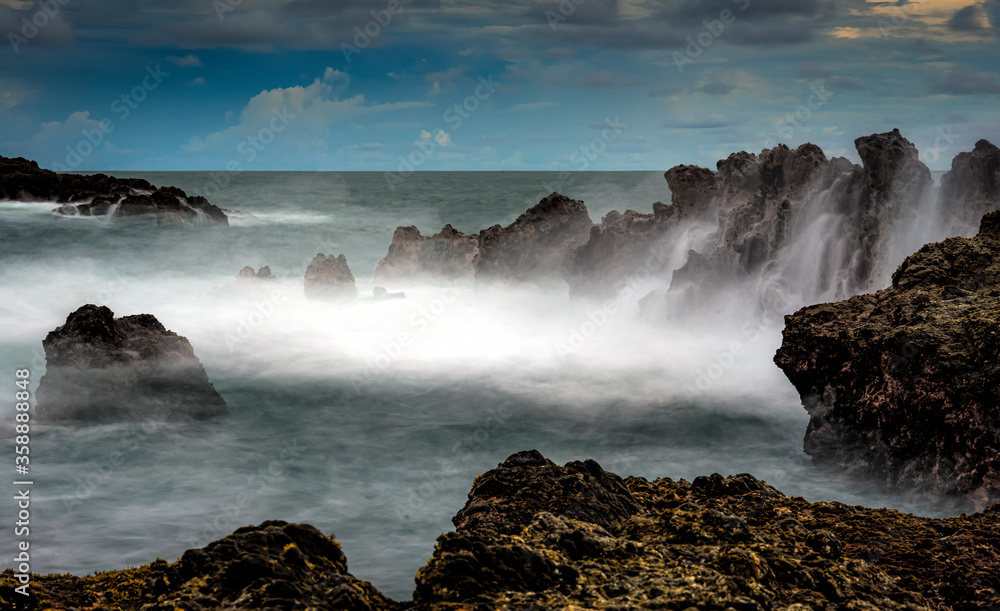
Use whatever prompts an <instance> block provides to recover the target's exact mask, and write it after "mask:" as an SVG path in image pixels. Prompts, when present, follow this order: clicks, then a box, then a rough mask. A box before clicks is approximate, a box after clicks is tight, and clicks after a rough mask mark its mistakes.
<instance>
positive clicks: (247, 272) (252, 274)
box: [236, 265, 278, 282]
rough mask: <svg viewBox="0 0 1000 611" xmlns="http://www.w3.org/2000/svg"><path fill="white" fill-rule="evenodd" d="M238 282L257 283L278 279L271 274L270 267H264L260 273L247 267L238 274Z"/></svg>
mask: <svg viewBox="0 0 1000 611" xmlns="http://www.w3.org/2000/svg"><path fill="white" fill-rule="evenodd" d="M236 279H237V280H244V281H251V282H252V281H256V280H277V279H278V277H277V276H275V275H274V274H272V273H271V268H270V266H267V265H265V266H263V267H261V268H260V270H258V271H253V268H252V267H250V266H249V265H247V266H246V267H244V268H243V269H241V270H240V271H239V273H238V274H236Z"/></svg>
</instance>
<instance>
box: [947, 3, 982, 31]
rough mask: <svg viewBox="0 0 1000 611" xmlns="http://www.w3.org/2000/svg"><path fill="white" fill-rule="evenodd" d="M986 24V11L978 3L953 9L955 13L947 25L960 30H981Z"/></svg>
mask: <svg viewBox="0 0 1000 611" xmlns="http://www.w3.org/2000/svg"><path fill="white" fill-rule="evenodd" d="M986 26H987V21H986V12H985V11H984V10H983V7H981V6H980V5H978V4H973V5H971V6H967V7H965V8H963V9H959V10H957V11H955V14H954V15H952V17H951V19H949V20H948V27H949V28H951V29H953V30H958V31H960V32H972V31H976V30H981V29H983V28H984V27H986Z"/></svg>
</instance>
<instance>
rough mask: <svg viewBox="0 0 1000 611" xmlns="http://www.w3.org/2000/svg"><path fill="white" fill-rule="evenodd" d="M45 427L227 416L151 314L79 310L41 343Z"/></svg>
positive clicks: (184, 343) (176, 338)
mask: <svg viewBox="0 0 1000 611" xmlns="http://www.w3.org/2000/svg"><path fill="white" fill-rule="evenodd" d="M42 346H43V347H44V349H45V362H46V371H45V375H44V376H42V379H41V381H40V382H39V385H38V393H37V398H38V405H37V408H36V409H37V412H38V416H37V417H38V419H39V420H40V421H43V422H60V423H62V422H67V423H68V422H117V421H122V420H140V419H142V420H144V419H147V418H155V419H165V420H176V419H185V418H192V419H205V418H211V417H214V416H218V415H221V414H225V413H226V403H225V401H223V400H222V397H221V396H219V393H218V392H216V390H215V388H214V387H213V386H212V383H211V382H210V381H209V379H208V375H207V374H206V373H205V368H204V367H202V365H201V362H200V361H199V360H198V357H196V356H195V354H194V350H193V349H192V348H191V344H190V342H188V340H187V338H184V337H181V336H180V335H177V334H176V333H174V332H172V331H168V330H167V329H166V328H164V326H163V325H162V324H160V322H159V321H158V320H156V318H155V317H154V316H152V315H150V314H139V315H135V316H124V317H122V318H115V317H114V313H113V312H112V311H111V310H109V309H108V308H107V307H105V306H100V307H98V306H95V305H89V304H88V305H85V306H83V307H81V308H80V309H78V310H77V311H75V312H73V313H72V314H70V315H69V316H68V317H67V318H66V323H65V324H64V325H62V326H61V327H59V328H57V329H56V330H54V331H52V332H51V333H49V334H48V335H47V336H46V337H45V339H44V340H43V341H42Z"/></svg>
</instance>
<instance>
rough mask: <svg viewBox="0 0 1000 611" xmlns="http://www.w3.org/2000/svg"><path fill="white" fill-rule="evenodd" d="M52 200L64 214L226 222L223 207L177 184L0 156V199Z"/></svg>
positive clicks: (186, 221) (167, 220)
mask: <svg viewBox="0 0 1000 611" xmlns="http://www.w3.org/2000/svg"><path fill="white" fill-rule="evenodd" d="M4 199H6V200H14V201H28V202H31V201H38V202H55V203H59V204H63V205H61V206H59V207H58V208H57V209H56V210H55V212H56V213H57V214H61V215H66V216H78V215H82V216H110V217H125V216H144V217H146V216H148V217H150V218H153V219H155V220H156V221H157V222H159V223H189V222H204V223H217V224H221V225H228V224H229V220H228V218H227V217H226V214H225V212H223V211H222V209H221V208H219V207H217V206H213V205H212V204H210V203H209V202H208V200H206V199H205V198H204V197H201V196H188V195H187V194H186V193H184V191H182V190H180V189H178V188H176V187H160V188H157V187H154V186H153V185H151V184H150V183H149V182H147V181H145V180H142V179H139V178H115V177H113V176H107V175H105V174H94V175H78V174H57V173H55V172H52V171H50V170H43V169H40V168H39V167H38V164H37V163H36V162H34V161H28V160H27V159H23V158H20V157H18V158H16V159H10V158H7V157H0V200H4Z"/></svg>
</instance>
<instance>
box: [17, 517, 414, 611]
mask: <svg viewBox="0 0 1000 611" xmlns="http://www.w3.org/2000/svg"><path fill="white" fill-rule="evenodd" d="M11 574H12V572H11V571H9V570H8V571H5V572H4V573H3V574H2V576H0V584H2V585H0V602H4V603H9V604H11V605H17V603H19V602H21V601H19V600H18V599H19V598H21V599H23V598H24V597H23V596H21V595H18V594H14V593H13V592H10V593H8V592H6V591H5V589H6V588H4V587H3V586H4V585H6V583H5V582H7V581H8V580H10V577H11ZM32 581H33V584H32V590H33V591H34V598H35V599H36V600H35V601H34V603H35V604H36V605H37V608H40V609H41V608H44V609H50V608H56V609H72V608H81V609H83V608H86V609H91V608H93V609H114V610H115V611H118V610H122V611H124V610H125V609H132V610H138V609H141V610H142V611H175V610H176V609H189V610H194V609H198V610H203V611H223V610H229V609H287V610H293V609H302V610H305V609H345V610H350V611H390V610H392V609H399V608H401V607H400V605H398V604H397V603H396V602H395V601H393V600H391V599H389V598H386V597H385V596H383V595H382V594H381V593H380V592H379V591H378V590H376V589H375V587H374V586H372V585H371V584H370V583H368V582H367V581H362V580H360V579H358V578H356V577H354V576H353V575H351V574H350V573H349V572H348V571H347V558H346V557H345V556H344V553H343V552H342V551H341V549H340V544H339V543H337V541H336V539H335V538H334V537H333V536H332V535H331V536H329V537H327V536H324V535H323V534H322V533H321V532H320V531H318V530H317V529H316V528H314V527H312V526H309V525H308V524H289V523H287V522H281V521H268V522H264V523H262V524H260V525H259V526H247V527H244V528H240V529H239V530H237V531H236V532H234V533H233V534H231V535H229V536H228V537H226V538H224V539H221V540H219V541H215V542H213V543H210V544H208V545H207V546H205V547H204V548H200V549H192V550H188V551H187V552H185V553H184V556H183V557H181V559H180V560H178V561H176V562H173V563H169V564H168V563H167V562H166V561H164V560H157V561H155V562H152V563H150V564H147V565H144V566H141V567H136V568H131V569H126V570H123V571H109V572H106V573H97V574H95V575H93V576H88V577H75V576H73V575H47V576H33V579H32ZM39 603H40V604H39ZM2 608H4V609H8V608H9V609H12V610H13V609H18V608H22V607H18V606H10V607H7V606H3V607H2ZM23 608H25V609H27V608H28V607H23Z"/></svg>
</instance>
